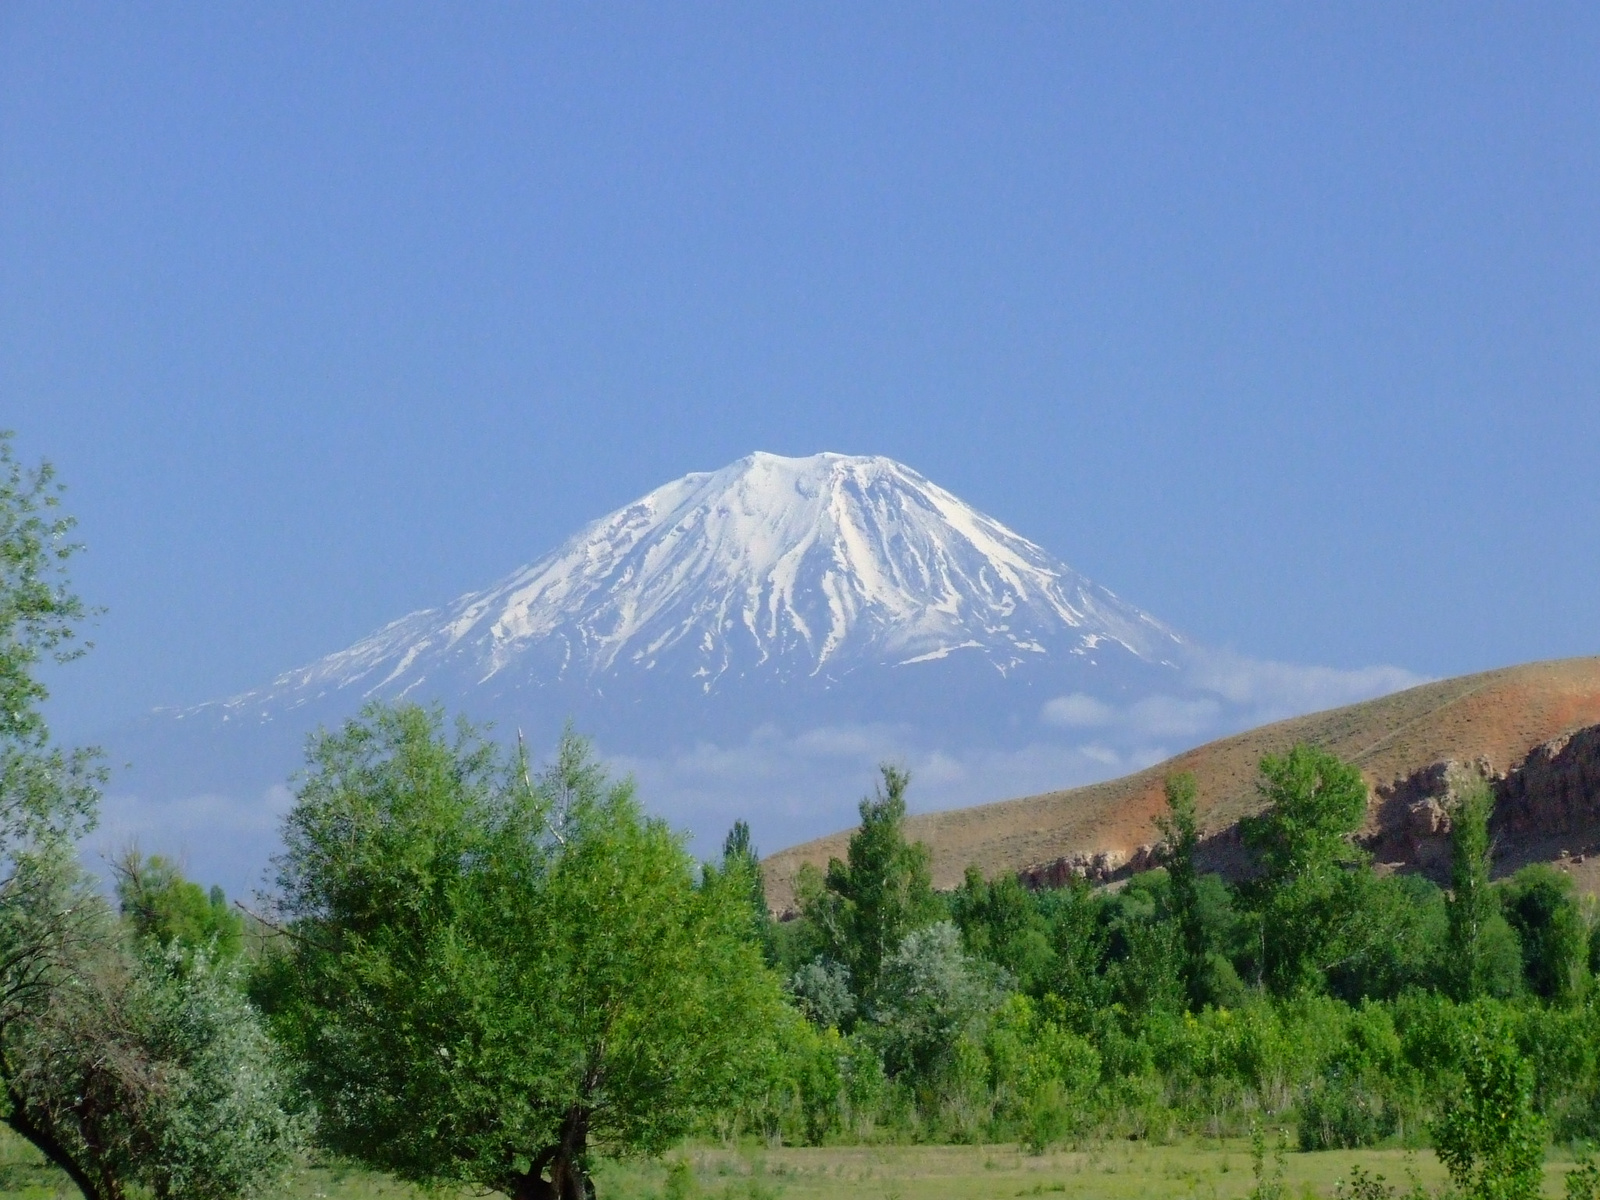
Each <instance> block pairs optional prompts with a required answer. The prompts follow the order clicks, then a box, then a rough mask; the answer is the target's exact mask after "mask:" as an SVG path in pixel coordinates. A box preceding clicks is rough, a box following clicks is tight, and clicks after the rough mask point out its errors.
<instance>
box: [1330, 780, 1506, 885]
mask: <svg viewBox="0 0 1600 1200" xmlns="http://www.w3.org/2000/svg"><path fill="white" fill-rule="evenodd" d="M1495 778H1496V776H1495V772H1494V767H1493V765H1492V764H1491V763H1490V762H1489V760H1488V759H1486V758H1477V759H1474V760H1472V761H1471V762H1460V761H1458V760H1456V759H1453V758H1451V759H1444V760H1443V761H1440V762H1436V763H1430V764H1429V765H1428V766H1426V767H1424V768H1422V770H1420V771H1415V772H1413V773H1412V774H1410V775H1408V776H1406V777H1405V778H1403V779H1396V780H1394V781H1393V782H1392V783H1388V784H1380V785H1379V786H1378V787H1377V788H1375V789H1374V790H1373V796H1372V799H1371V800H1370V801H1369V802H1368V811H1367V824H1366V828H1365V829H1363V830H1362V833H1361V836H1360V837H1359V838H1358V839H1357V840H1358V841H1359V842H1360V843H1361V845H1362V846H1363V847H1365V848H1366V849H1367V850H1368V851H1369V852H1370V853H1371V854H1372V857H1373V859H1374V861H1376V862H1378V863H1380V864H1385V865H1388V866H1389V867H1390V868H1392V869H1407V868H1409V869H1411V870H1418V871H1421V872H1423V873H1424V874H1426V875H1427V876H1429V877H1430V878H1432V879H1434V880H1435V881H1436V882H1438V883H1445V882H1447V881H1448V880H1449V877H1450V814H1451V812H1452V811H1453V810H1454V808H1455V805H1456V801H1457V800H1458V798H1459V797H1460V793H1461V788H1462V785H1463V784H1465V783H1466V782H1467V781H1469V780H1471V779H1487V780H1490V781H1491V785H1492V783H1493V781H1494V780H1495Z"/></svg>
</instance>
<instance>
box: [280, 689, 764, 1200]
mask: <svg viewBox="0 0 1600 1200" xmlns="http://www.w3.org/2000/svg"><path fill="white" fill-rule="evenodd" d="M284 839H285V845H286V850H285V853H284V855H283V857H282V858H281V860H280V870H279V877H278V878H279V891H280V895H279V903H280V905H281V911H282V915H283V918H284V924H283V930H284V932H283V936H282V937H281V938H280V939H279V940H278V946H277V953H276V954H275V955H271V956H269V958H268V959H267V961H266V962H265V964H264V967H263V974H262V978H261V980H260V983H259V985H258V986H259V992H258V994H259V995H261V996H263V997H265V998H266V1002H267V1003H268V1005H269V1008H270V1009H271V1011H272V1013H273V1015H274V1021H275V1027H276V1028H277V1029H279V1030H280V1031H281V1032H282V1037H283V1038H284V1039H286V1040H287V1041H288V1042H289V1043H290V1044H291V1045H292V1046H293V1048H294V1051H295V1054H296V1057H297V1059H298V1061H299V1062H300V1064H301V1072H302V1080H303V1082H304V1084H305V1086H306V1088H307V1090H308V1092H309V1093H310V1095H312V1096H313V1097H314V1098H315V1100H316V1102H317V1106H318V1114H319V1136H320V1137H321V1138H322V1139H323V1140H324V1141H325V1143H326V1144H327V1145H328V1146H330V1148H332V1149H334V1150H336V1151H337V1152H339V1153H342V1154H346V1155H349V1156H351V1157H353V1158H356V1159H358V1160H360V1161H362V1162H365V1163H367V1164H369V1165H371V1166H373V1167H376V1168H379V1169H382V1170H386V1171H390V1172H393V1173H394V1174H396V1175H398V1176H400V1177H401V1178H404V1179H407V1180H411V1181H414V1182H417V1183H423V1184H429V1185H441V1184H465V1185H469V1186H474V1187H480V1188H487V1189H491V1190H494V1191H498V1192H501V1193H503V1194H505V1195H508V1196H511V1197H515V1198H516V1200H541V1198H544V1197H559V1198H560V1200H581V1198H582V1197H584V1196H586V1195H589V1194H592V1191H593V1187H592V1184H591V1182H590V1156H591V1155H592V1154H594V1153H600V1154H605V1155H608V1156H621V1155H627V1154H635V1153H652V1152H658V1151H660V1150H662V1149H664V1148H665V1147H667V1146H668V1145H670V1144H671V1143H672V1141H674V1140H675V1139H677V1138H680V1137H682V1136H683V1135H684V1134H685V1133H686V1132H687V1131H689V1130H690V1129H691V1128H693V1126H694V1124H695V1122H696V1121H697V1120H700V1119H702V1118H705V1117H708V1116H709V1115H710V1114H712V1113H714V1112H716V1111H720V1110H724V1109H733V1108H735V1107H736V1106H737V1104H738V1102H739V1099H740V1097H741V1095H742V1094H743V1093H744V1092H745V1090H746V1089H747V1088H748V1089H751V1090H754V1089H755V1088H757V1087H759V1086H761V1085H763V1084H764V1083H765V1076H766V1074H767V1073H768V1071H767V1067H768V1064H770V1063H771V1062H772V1060H773V1058H774V1057H775V1055H776V1053H777V1047H776V1045H775V1039H776V1037H777V1031H778V1029H779V1028H780V1022H781V1020H782V1016H783V1008H782V1004H783V1002H782V997H781V992H780V989H779V986H778V982H777V979H776V977H775V976H774V975H773V974H772V973H771V972H770V971H769V970H768V968H767V967H766V966H765V964H764V963H763V961H762V956H761V950H760V946H759V944H758V941H757V938H756V936H755V931H754V930H753V928H752V922H751V918H750V894H751V886H752V882H753V881H752V880H751V879H750V878H749V877H748V876H747V875H746V874H745V872H744V870H743V868H741V867H740V866H739V865H738V862H737V856H733V857H731V858H730V859H729V861H728V863H727V864H725V866H724V868H723V869H720V870H715V871H706V872H704V873H702V872H700V871H699V870H698V869H697V867H696V865H695V863H694V861H693V860H692V858H691V857H690V856H689V854H688V853H687V851H686V850H685V848H684V845H683V841H682V839H681V838H680V837H679V836H678V835H676V834H674V833H673V832H672V831H671V830H669V829H668V828H667V826H666V825H665V824H664V823H663V822H661V821H659V820H654V819H650V818H647V817H645V816H644V814H643V813H642V812H641V811H640V808H639V805H638V803H637V802H636V801H635V799H634V796H633V789H632V785H631V782H612V781H609V780H608V779H607V778H606V776H605V774H604V772H603V771H602V769H601V768H600V767H599V765H598V764H597V763H596V762H595V761H594V760H593V759H592V758H591V757H590V755H589V752H588V749H587V747H586V746H585V744H584V743H583V742H582V741H581V740H580V739H578V738H575V737H573V736H571V735H570V734H569V735H567V736H566V737H565V738H564V739H563V741H562V743H561V747H560V750H559V753H558V755H557V758H556V761H555V763H554V764H553V765H552V766H551V767H550V769H549V770H548V771H546V772H545V773H544V774H543V775H542V776H540V777H539V778H537V779H535V778H533V777H532V775H531V773H530V772H528V770H527V769H526V763H525V760H523V758H522V756H521V754H520V753H518V754H517V755H507V754H504V753H502V752H501V751H500V750H498V749H497V748H496V747H495V746H493V745H492V744H490V743H487V742H485V741H483V740H481V739H480V738H478V737H477V736H476V735H475V734H473V733H472V732H471V731H470V730H467V729H465V728H462V729H460V730H458V731H457V733H456V734H455V735H454V736H450V735H447V734H446V732H445V730H444V727H443V718H442V716H441V715H440V714H439V713H438V712H437V711H433V710H428V709H423V708H419V707H416V706H400V707H395V708H389V707H384V706H374V707H371V708H369V709H368V710H367V711H366V712H365V713H364V714H363V716H362V718H361V719H359V720H356V721H352V722H350V723H348V724H347V725H346V726H345V727H344V728H343V729H342V730H340V731H338V732H336V733H328V734H322V735H319V736H318V737H317V738H316V739H315V740H314V742H313V744H312V747H311V752H310V767H309V770H308V772H307V774H306V776H305V779H304V782H303V783H302V785H301V787H300V790H299V795H298V798H297V802H296V804H295V807H294V808H293V810H292V811H291V812H290V814H289V816H288V818H287V820H286V823H285V829H284Z"/></svg>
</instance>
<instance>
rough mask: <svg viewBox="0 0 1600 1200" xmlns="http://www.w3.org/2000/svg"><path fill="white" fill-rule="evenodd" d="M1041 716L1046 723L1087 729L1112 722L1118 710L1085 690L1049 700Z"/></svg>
mask: <svg viewBox="0 0 1600 1200" xmlns="http://www.w3.org/2000/svg"><path fill="white" fill-rule="evenodd" d="M1040 716H1042V717H1043V718H1044V720H1045V722H1046V724H1050V725H1064V726H1066V727H1067V728H1069V729H1086V728H1093V727H1095V726H1098V725H1109V724H1111V722H1112V721H1114V720H1116V718H1117V710H1116V709H1114V708H1112V707H1111V706H1110V705H1109V704H1107V703H1105V702H1104V701H1103V700H1096V699H1095V698H1094V697H1093V696H1088V695H1085V694H1084V693H1083V692H1073V693H1072V694H1071V695H1069V696H1057V697H1056V698H1055V699H1054V700H1051V701H1049V702H1047V703H1046V704H1045V706H1044V710H1043V711H1042V712H1041V713H1040Z"/></svg>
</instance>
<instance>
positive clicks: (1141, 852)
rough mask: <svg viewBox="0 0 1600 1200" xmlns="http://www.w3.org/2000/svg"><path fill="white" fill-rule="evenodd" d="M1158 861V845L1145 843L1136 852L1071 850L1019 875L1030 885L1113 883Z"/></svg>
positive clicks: (1026, 884) (1032, 886)
mask: <svg viewBox="0 0 1600 1200" xmlns="http://www.w3.org/2000/svg"><path fill="white" fill-rule="evenodd" d="M1156 865H1158V860H1157V856H1156V852H1155V847H1153V846H1149V845H1144V846H1138V847H1136V848H1135V849H1134V851H1133V853H1132V854H1124V853H1123V852H1122V851H1120V850H1094V851H1082V852H1079V853H1077V854H1069V855H1066V856H1064V857H1062V858H1058V859H1055V860H1054V861H1053V862H1047V863H1036V864H1034V865H1033V866H1030V867H1024V868H1023V869H1022V870H1021V871H1018V872H1017V878H1018V879H1020V880H1021V881H1022V883H1023V885H1024V886H1026V887H1030V888H1058V887H1066V886H1067V885H1068V884H1070V883H1074V882H1076V881H1077V880H1080V879H1082V880H1086V881H1088V882H1089V883H1093V884H1101V883H1110V882H1112V881H1113V880H1116V879H1126V878H1127V877H1128V876H1129V875H1136V874H1138V873H1139V872H1140V871H1147V870H1149V869H1150V868H1151V867H1154V866H1156Z"/></svg>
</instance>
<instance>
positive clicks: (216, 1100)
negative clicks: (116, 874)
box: [0, 434, 297, 1200]
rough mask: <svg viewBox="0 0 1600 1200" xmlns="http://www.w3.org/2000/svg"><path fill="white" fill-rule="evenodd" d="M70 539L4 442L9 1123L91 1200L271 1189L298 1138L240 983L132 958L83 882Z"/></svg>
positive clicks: (2, 678) (0, 855)
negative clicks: (59, 716) (70, 701)
mask: <svg viewBox="0 0 1600 1200" xmlns="http://www.w3.org/2000/svg"><path fill="white" fill-rule="evenodd" d="M72 528H73V522H72V520H71V518H70V517H68V516H66V515H65V514H63V512H62V511H61V488H60V486H59V485H58V484H57V483H56V481H55V477H54V473H53V472H52V470H51V468H50V466H49V464H44V465H42V466H40V467H38V468H35V469H25V468H24V467H23V466H22V465H21V464H20V463H18V461H17V460H16V457H15V455H14V454H13V452H12V447H11V441H10V435H9V434H0V1091H3V1102H0V1111H3V1119H4V1120H5V1122H6V1123H7V1124H8V1125H9V1126H10V1127H11V1128H12V1129H13V1130H14V1131H16V1132H17V1133H18V1134H20V1135H21V1136H22V1137H24V1138H26V1139H27V1140H28V1141H30V1142H31V1143H32V1144H33V1145H34V1146H35V1147H37V1148H38V1149H39V1150H40V1151H41V1152H43V1153H44V1154H45V1156H46V1157H47V1158H49V1159H50V1160H51V1161H52V1162H53V1163H55V1164H56V1165H57V1166H59V1167H60V1168H61V1169H62V1170H64V1171H65V1172H66V1173H67V1175H68V1177H69V1178H71V1179H72V1181H73V1183H74V1184H75V1185H76V1186H77V1187H78V1188H79V1190H80V1191H81V1192H82V1193H83V1195H84V1196H85V1197H86V1198H88V1200H119V1198H120V1197H121V1196H123V1195H124V1194H125V1193H126V1191H127V1189H128V1188H129V1187H131V1186H135V1185H137V1186H142V1187H144V1188H147V1189H149V1190H150V1191H152V1192H153V1193H154V1194H155V1195H156V1196H158V1197H169V1196H192V1197H196V1198H200V1200H224V1198H227V1197H232V1196H238V1195H241V1194H244V1193H246V1192H249V1191H251V1190H254V1189H256V1188H259V1187H260V1186H262V1185H264V1184H265V1183H267V1182H269V1181H270V1180H271V1178H272V1177H273V1176H274V1175H275V1174H276V1173H278V1172H279V1171H280V1170H281V1168H282V1167H283V1166H284V1165H285V1164H286V1163H287V1161H288V1158H289V1156H290V1155H291V1154H292V1153H293V1149H294V1146H295V1145H296V1143H297V1127H296V1125H295V1123H294V1122H293V1121H292V1120H291V1119H290V1118H288V1117H287V1116H285V1113H284V1110H283V1108H282V1105H281V1103H280V1101H281V1098H282V1097H281V1095H280V1094H279V1092H278V1089H277V1076H276V1074H275V1073H274V1070H273V1068H272V1064H271V1061H270V1053H269V1050H268V1047H267V1043H266V1041H265V1038H264V1035H263V1033H262V1030H261V1028H260V1026H259V1024H258V1022H257V1021H256V1017H255V1013H254V1010H253V1009H251V1008H250V1006H249V1004H248V1002H247V1001H246V1000H245V999H244V997H243V995H242V993H241V992H240V991H239V990H238V988H237V987H235V986H234V983H233V981H232V980H231V979H228V980H226V981H219V977H218V976H217V975H216V973H215V971H214V969H213V967H212V965H211V963H210V962H209V960H207V959H205V958H204V957H203V956H201V957H199V958H196V959H195V961H193V962H191V963H189V964H188V965H187V966H186V967H185V968H184V969H183V970H182V971H174V970H169V967H168V964H167V963H166V962H165V960H152V959H149V958H147V957H144V956H141V955H139V954H136V953H132V952H130V950H129V948H128V947H127V946H126V945H125V943H124V941H123V939H122V937H121V931H120V930H119V928H118V926H117V923H116V922H115V920H114V919H113V917H112V914H111V912H110V910H109V908H108V907H107V905H106V904H105V901H104V899H103V898H102V897H101V896H100V895H99V894H98V892H97V891H96V889H95V887H94V886H93V884H92V882H91V881H90V880H89V879H88V878H87V877H86V876H85V874H84V872H83V871H82V870H81V868H80V867H79V866H78V864H77V860H76V853H75V846H74V842H75V840H76V838H77V837H79V836H80V835H81V834H83V833H84V832H86V831H87V830H88V829H89V828H90V827H91V826H92V824H93V822H94V817H95V813H96V808H97V805H98V800H99V787H100V785H101V783H102V782H103V781H104V777H105V776H104V771H103V768H102V767H101V764H100V761H99V756H98V754H97V752H95V751H93V750H89V749H78V750H65V749H63V748H61V747H60V746H58V745H56V744H55V742H54V741H53V740H52V738H51V736H50V731H49V728H48V725H47V724H46V722H45V719H44V715H43V707H42V706H43V703H44V701H45V700H46V699H47V698H48V693H47V690H46V688H45V686H44V684H43V682H42V681H41V679H40V670H41V669H42V668H43V667H45V666H46V665H47V664H50V663H57V664H60V663H65V662H68V661H70V660H72V659H74V658H76V657H77V656H78V655H79V654H81V653H82V652H83V651H84V650H85V649H86V648H87V647H86V646H85V645H83V644H81V643H80V642H79V641H78V640H77V634H78V627H79V626H80V625H81V624H82V623H83V622H84V621H85V620H86V619H88V617H89V616H90V615H91V613H90V610H89V609H88V608H86V606H85V605H84V604H83V602H82V601H81V600H80V599H79V598H78V597H77V595H76V594H75V592H74V591H73V590H72V587H71V584H70V581H69V579H68V576H67V565H68V562H69V560H70V559H71V558H72V556H73V555H74V554H75V553H76V552H77V551H78V549H79V546H78V545H77V544H76V543H75V542H73V541H72V540H71V533H72Z"/></svg>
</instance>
